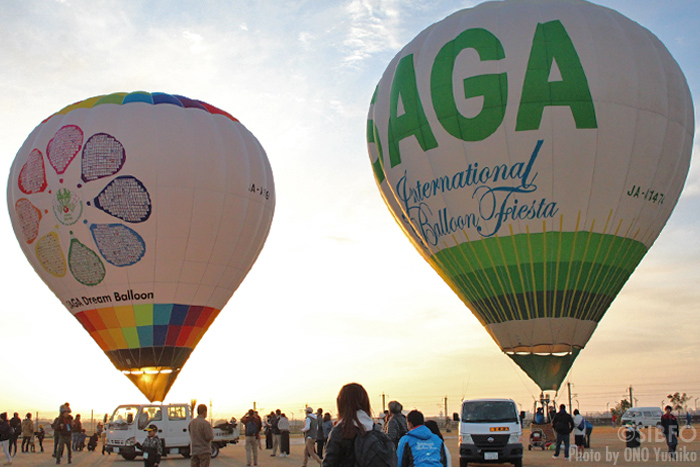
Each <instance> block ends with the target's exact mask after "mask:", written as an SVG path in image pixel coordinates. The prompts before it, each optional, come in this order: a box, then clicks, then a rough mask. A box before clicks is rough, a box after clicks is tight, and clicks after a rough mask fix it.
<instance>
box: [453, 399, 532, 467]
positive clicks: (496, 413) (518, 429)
mask: <svg viewBox="0 0 700 467" xmlns="http://www.w3.org/2000/svg"><path fill="white" fill-rule="evenodd" d="M455 415H457V414H455ZM457 419H459V422H460V423H459V466H460V467H467V465H468V463H469V462H474V463H511V464H513V465H514V466H515V467H522V465H523V430H522V426H521V425H520V418H519V414H518V407H517V406H516V405H515V402H514V401H512V400H511V399H472V400H466V401H464V402H462V413H461V414H460V415H459V416H456V417H455V420H457Z"/></svg>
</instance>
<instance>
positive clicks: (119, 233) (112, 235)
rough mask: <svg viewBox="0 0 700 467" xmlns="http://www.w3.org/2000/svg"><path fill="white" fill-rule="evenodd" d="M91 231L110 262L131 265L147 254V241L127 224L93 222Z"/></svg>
mask: <svg viewBox="0 0 700 467" xmlns="http://www.w3.org/2000/svg"><path fill="white" fill-rule="evenodd" d="M90 231H91V232H92V238H94V239H95V244H96V245H97V248H98V249H99V250H100V254H101V255H102V257H103V258H104V259H106V260H107V262H109V263H110V264H113V265H115V266H131V265H132V264H134V263H137V262H138V261H140V260H141V258H143V255H144V254H146V242H144V240H143V238H142V237H141V236H140V235H139V234H138V233H136V232H135V231H134V230H132V229H130V228H129V227H127V226H125V225H122V224H92V225H91V226H90Z"/></svg>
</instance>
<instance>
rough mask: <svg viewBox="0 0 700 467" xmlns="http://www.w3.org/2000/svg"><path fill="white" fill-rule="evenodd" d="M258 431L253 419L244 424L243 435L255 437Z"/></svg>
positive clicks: (258, 428)
mask: <svg viewBox="0 0 700 467" xmlns="http://www.w3.org/2000/svg"><path fill="white" fill-rule="evenodd" d="M258 431H260V427H258V424H257V422H256V421H255V420H253V419H250V420H248V423H246V424H245V435H246V436H255V435H257V434H258Z"/></svg>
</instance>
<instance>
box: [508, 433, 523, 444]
mask: <svg viewBox="0 0 700 467" xmlns="http://www.w3.org/2000/svg"><path fill="white" fill-rule="evenodd" d="M508 444H523V437H522V435H520V434H518V433H511V434H510V436H509V437H508Z"/></svg>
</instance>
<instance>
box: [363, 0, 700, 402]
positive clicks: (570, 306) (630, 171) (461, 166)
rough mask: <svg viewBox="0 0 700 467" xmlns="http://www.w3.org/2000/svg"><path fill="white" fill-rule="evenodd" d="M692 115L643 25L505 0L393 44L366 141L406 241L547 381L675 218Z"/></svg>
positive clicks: (674, 68) (675, 69)
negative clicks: (394, 51) (396, 47)
mask: <svg viewBox="0 0 700 467" xmlns="http://www.w3.org/2000/svg"><path fill="white" fill-rule="evenodd" d="M693 115H694V114H693V104H692V100H691V95H690V92H689V89H688V86H687V83H686V80H685V77H684V76H683V73H682V72H681V70H680V68H679V66H678V64H677V63H676V62H675V61H674V59H673V57H672V56H671V55H670V53H669V52H668V51H667V49H666V48H665V47H664V45H663V44H662V43H661V42H660V41H659V40H658V39H657V38H656V37H655V36H654V35H653V34H652V33H651V32H649V31H648V30H646V29H645V28H643V27H642V26H640V25H639V24H637V23H635V22H633V21H631V20H630V19H628V18H626V17H624V16H623V15H621V14H619V13H618V12H616V11H614V10H611V9H609V8H604V7H601V6H597V5H594V4H591V3H588V2H586V1H582V0H563V1H560V0H513V1H508V0H506V1H503V2H500V1H499V2H487V3H483V4H480V5H478V6H476V7H474V8H471V9H465V10H462V11H458V12H456V13H454V14H452V15H450V16H448V17H447V18H445V19H443V20H442V21H440V22H438V23H435V24H433V25H432V26H430V27H428V28H427V29H425V30H424V31H422V32H421V33H420V34H419V35H418V36H416V37H415V38H414V39H413V40H412V41H411V42H410V43H409V44H408V45H406V46H405V47H404V48H403V49H402V50H401V51H400V52H399V53H398V54H397V55H396V57H394V59H393V60H392V61H391V62H390V64H389V66H388V67H387V69H386V71H385V72H384V74H383V76H382V78H381V80H380V81H379V84H378V85H377V87H376V90H375V92H374V95H373V97H372V99H371V104H370V109H369V116H368V122H367V141H368V148H369V154H370V161H371V163H372V166H373V169H374V176H375V180H376V183H377V185H378V187H379V190H380V192H381V195H382V197H383V199H384V201H385V203H386V204H387V206H388V208H389V210H390V211H391V212H392V214H393V216H394V218H395V220H396V222H397V223H398V224H399V225H400V227H401V228H402V229H403V231H404V233H405V234H406V236H407V237H408V238H409V240H410V241H411V242H412V244H413V245H414V246H415V247H416V249H417V250H418V251H419V253H420V254H421V255H422V256H423V257H424V258H425V260H426V261H427V262H428V263H429V264H430V265H431V266H432V267H433V268H434V269H435V271H437V273H438V274H439V275H440V276H441V277H442V278H443V279H444V280H445V281H446V283H447V284H448V285H449V286H450V287H451V288H452V290H453V291H454V292H455V293H456V294H457V295H458V296H459V297H460V299H461V300H462V301H463V302H464V303H465V304H466V305H467V306H468V307H469V308H470V309H471V310H472V312H473V313H474V315H475V316H476V317H477V319H478V320H479V321H480V323H481V324H482V325H483V326H484V327H485V328H486V330H487V332H488V333H489V334H490V335H491V337H492V338H493V339H494V340H495V341H496V343H497V344H498V345H499V346H500V348H501V349H502V350H503V351H504V352H505V353H506V354H507V355H509V356H510V358H512V359H513V360H514V361H515V362H516V363H517V364H518V365H519V366H520V367H521V368H522V369H523V370H524V371H525V372H526V373H527V374H528V375H529V376H530V377H531V378H532V379H533V380H534V381H535V382H536V383H537V384H538V385H539V387H540V388H541V389H542V390H543V391H544V390H557V389H558V388H559V387H560V385H561V382H562V381H563V379H564V378H565V377H566V374H567V373H568V371H569V369H570V368H571V365H572V364H573V362H574V359H575V358H576V356H577V355H578V354H579V352H580V351H581V349H583V348H584V346H585V345H586V343H587V342H588V340H589V338H590V337H591V335H592V333H593V332H594V330H595V328H596V326H597V324H598V323H599V322H600V320H601V318H602V317H603V315H604V314H605V312H606V310H607V309H608V308H609V307H610V305H611V303H612V302H613V300H614V299H615V296H616V295H617V294H618V292H619V291H620V289H621V288H622V287H623V285H624V284H625V282H626V281H627V279H628V278H629V277H630V275H631V274H632V272H633V271H634V269H635V268H636V267H637V265H638V264H639V262H640V261H641V259H642V258H643V257H644V255H645V254H646V252H647V251H648V249H649V248H650V247H651V245H652V244H653V243H654V240H655V239H656V238H657V236H658V235H659V233H660V231H661V229H662V228H663V227H664V225H665V223H666V221H667V219H668V218H669V216H670V215H671V212H672V210H673V208H674V206H675V204H676V202H677V200H678V198H679V196H680V194H681V190H682V188H683V184H684V181H685V178H686V175H687V172H688V168H689V164H690V154H691V148H692V142H693V134H694V116H693Z"/></svg>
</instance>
